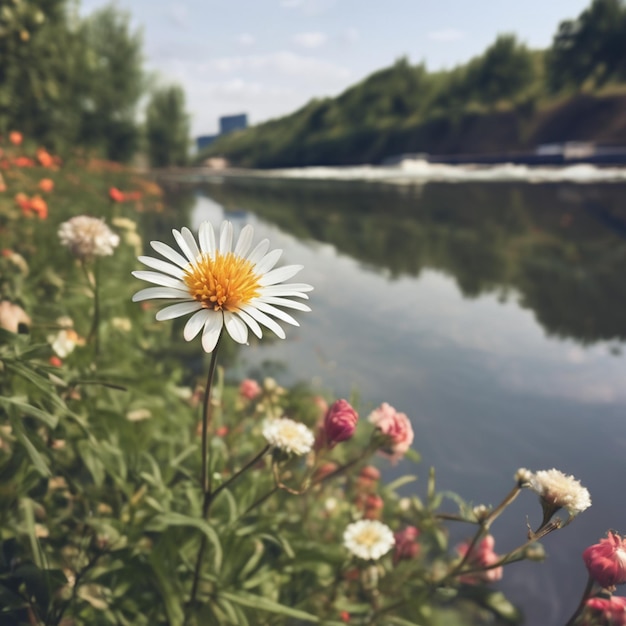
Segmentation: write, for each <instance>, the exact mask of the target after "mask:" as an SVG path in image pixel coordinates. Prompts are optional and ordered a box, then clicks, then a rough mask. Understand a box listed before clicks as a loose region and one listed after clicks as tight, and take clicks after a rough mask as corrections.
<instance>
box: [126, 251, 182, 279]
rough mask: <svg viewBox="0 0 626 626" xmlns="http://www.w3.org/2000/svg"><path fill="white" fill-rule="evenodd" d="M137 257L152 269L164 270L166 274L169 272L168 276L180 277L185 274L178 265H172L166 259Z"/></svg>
mask: <svg viewBox="0 0 626 626" xmlns="http://www.w3.org/2000/svg"><path fill="white" fill-rule="evenodd" d="M137 259H138V260H139V261H140V262H141V263H143V264H144V265H147V266H148V267H151V268H152V269H153V270H159V271H160V272H165V273H166V274H170V276H174V277H176V278H182V277H183V276H184V275H185V272H183V270H182V269H181V268H180V267H178V265H172V264H171V263H168V262H167V261H161V259H155V258H154V257H151V256H140V257H137Z"/></svg>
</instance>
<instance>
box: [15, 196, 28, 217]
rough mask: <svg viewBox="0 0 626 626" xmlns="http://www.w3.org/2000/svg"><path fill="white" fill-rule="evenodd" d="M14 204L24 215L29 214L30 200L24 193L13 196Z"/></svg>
mask: <svg viewBox="0 0 626 626" xmlns="http://www.w3.org/2000/svg"><path fill="white" fill-rule="evenodd" d="M15 202H16V204H17V206H19V207H20V209H22V211H23V212H24V213H25V214H26V215H29V214H30V200H29V198H28V196H27V195H26V194H25V193H21V192H20V193H18V194H17V195H16V196H15Z"/></svg>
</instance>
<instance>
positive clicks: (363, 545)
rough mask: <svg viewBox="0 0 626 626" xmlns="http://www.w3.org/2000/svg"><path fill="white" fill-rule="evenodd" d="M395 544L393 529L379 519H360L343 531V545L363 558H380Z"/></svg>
mask: <svg viewBox="0 0 626 626" xmlns="http://www.w3.org/2000/svg"><path fill="white" fill-rule="evenodd" d="M394 544H395V537H394V535H393V531H392V530H391V528H389V526H387V525H386V524H383V523H382V522H379V521H378V520H370V519H362V520H359V521H358V522H354V523H352V524H349V525H348V526H347V528H346V530H345V532H344V533H343V545H344V546H345V547H346V548H348V550H350V552H352V554H354V555H355V556H358V557H359V558H361V559H367V560H377V559H380V557H381V556H383V555H385V554H387V552H389V550H391V548H393V546H394Z"/></svg>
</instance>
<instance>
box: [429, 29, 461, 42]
mask: <svg viewBox="0 0 626 626" xmlns="http://www.w3.org/2000/svg"><path fill="white" fill-rule="evenodd" d="M463 37H465V33H463V32H461V31H460V30H457V29H456V28H444V29H443V30H435V31H433V32H431V33H428V39H432V40H433V41H458V40H459V39H463Z"/></svg>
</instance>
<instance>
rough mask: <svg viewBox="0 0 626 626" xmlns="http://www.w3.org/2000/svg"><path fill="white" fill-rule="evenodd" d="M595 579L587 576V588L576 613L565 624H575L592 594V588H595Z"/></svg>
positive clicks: (567, 625) (566, 625) (572, 625)
mask: <svg viewBox="0 0 626 626" xmlns="http://www.w3.org/2000/svg"><path fill="white" fill-rule="evenodd" d="M593 584H594V580H593V578H592V577H591V576H589V577H588V578H587V584H586V585H585V590H584V591H583V595H582V597H581V599H580V602H579V603H578V606H577V607H576V610H575V611H574V614H573V615H572V616H571V617H570V618H569V620H568V621H567V624H565V626H574V624H575V623H576V620H577V619H578V616H579V615H580V614H581V612H582V610H583V609H584V608H585V604H586V602H587V600H588V599H589V597H590V596H591V590H592V589H593Z"/></svg>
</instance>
